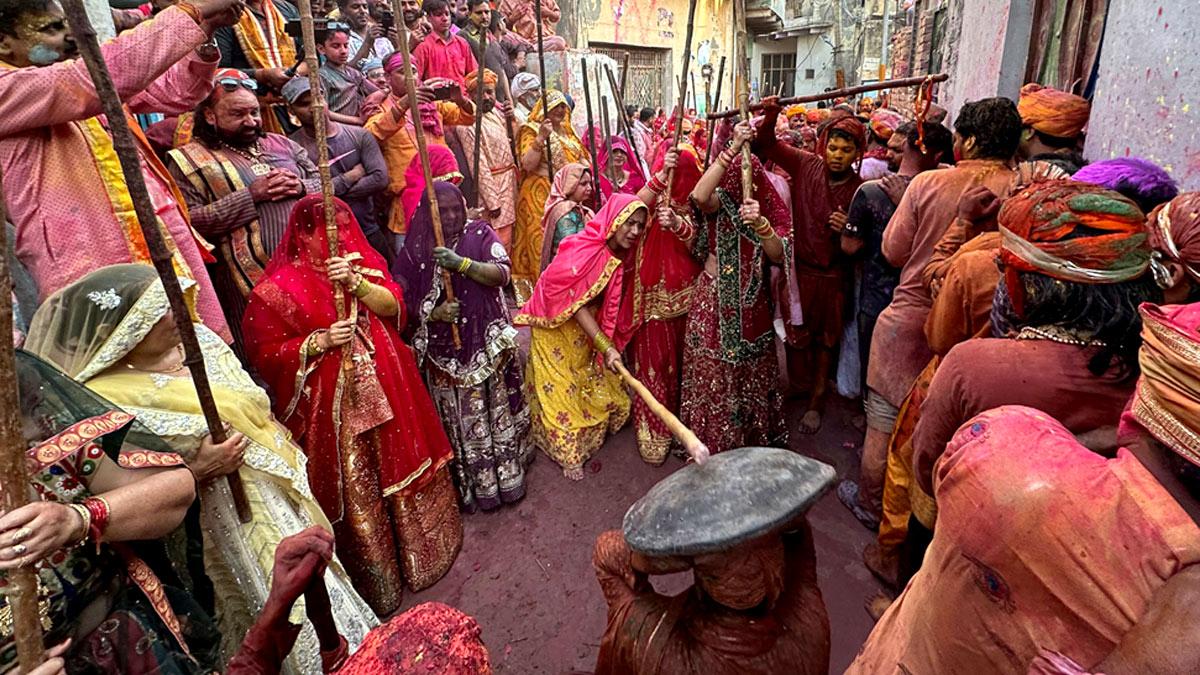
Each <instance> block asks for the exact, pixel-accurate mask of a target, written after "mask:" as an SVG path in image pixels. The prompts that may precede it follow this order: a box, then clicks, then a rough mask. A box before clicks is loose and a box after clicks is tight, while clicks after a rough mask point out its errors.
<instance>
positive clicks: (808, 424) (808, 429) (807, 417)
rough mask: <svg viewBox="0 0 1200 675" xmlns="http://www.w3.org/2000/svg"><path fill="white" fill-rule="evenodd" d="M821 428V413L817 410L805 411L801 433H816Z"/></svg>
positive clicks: (801, 422)
mask: <svg viewBox="0 0 1200 675" xmlns="http://www.w3.org/2000/svg"><path fill="white" fill-rule="evenodd" d="M820 428H821V413H820V412H818V411H816V410H809V411H808V412H806V413H804V417H803V418H801V420H800V433H802V434H815V433H817V430H818V429H820Z"/></svg>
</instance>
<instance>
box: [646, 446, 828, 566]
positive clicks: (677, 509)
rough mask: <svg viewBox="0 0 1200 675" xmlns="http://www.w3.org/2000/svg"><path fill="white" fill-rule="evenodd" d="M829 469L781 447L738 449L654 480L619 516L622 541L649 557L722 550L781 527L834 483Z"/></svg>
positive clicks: (822, 463) (806, 508) (823, 464)
mask: <svg viewBox="0 0 1200 675" xmlns="http://www.w3.org/2000/svg"><path fill="white" fill-rule="evenodd" d="M835 477H836V473H835V472H834V470H833V467H831V466H829V465H828V464H825V463H824V462H819V461H817V460H815V459H811V458H809V457H805V456H803V455H798V454H796V453H794V452H791V451H790V450H784V449H781V448H758V447H751V448H738V449H737V450H730V451H728V452H722V453H720V454H717V455H713V456H712V457H711V458H710V459H709V460H708V462H706V463H705V464H704V466H697V465H695V464H689V465H688V466H685V467H683V468H682V469H680V470H678V471H676V472H675V473H673V474H671V475H670V476H667V477H666V478H664V479H663V480H661V481H659V482H658V484H657V485H655V486H654V487H652V488H650V491H649V492H647V493H646V494H645V495H644V496H643V497H642V498H641V499H639V500H638V501H637V502H636V503H634V505H633V506H631V507H630V508H629V510H628V511H627V512H626V513H625V521H624V528H623V529H624V532H625V541H626V542H628V544H629V547H630V548H632V549H633V550H635V551H638V552H639V553H643V554H645V555H652V556H663V555H697V554H701V553H713V552H716V551H723V550H726V549H728V548H730V547H731V546H734V545H735V544H738V543H741V542H743V541H748V540H750V539H754V538H755V537H759V536H761V535H764V534H766V533H768V532H770V531H771V530H773V529H776V528H778V527H782V526H785V525H787V524H788V523H789V522H791V520H792V519H793V518H795V517H796V516H797V515H799V514H801V513H803V512H805V511H807V510H808V508H809V507H810V506H812V505H813V504H814V503H815V502H816V501H817V500H818V499H820V498H821V495H823V494H824V493H825V491H826V490H828V489H829V486H830V485H832V484H833V481H834V478H835Z"/></svg>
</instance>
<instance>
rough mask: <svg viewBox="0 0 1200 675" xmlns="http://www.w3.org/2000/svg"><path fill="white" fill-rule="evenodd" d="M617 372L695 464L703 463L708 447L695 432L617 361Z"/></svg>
mask: <svg viewBox="0 0 1200 675" xmlns="http://www.w3.org/2000/svg"><path fill="white" fill-rule="evenodd" d="M617 372H618V373H620V375H621V379H623V380H625V384H627V385H629V388H630V389H632V390H633V391H634V393H636V394H637V395H638V397H640V398H641V399H642V402H643V403H645V404H646V407H647V408H649V409H650V412H652V413H654V416H655V417H657V418H658V419H660V420H662V423H663V425H664V426H666V427H667V429H668V430H670V432H671V435H672V436H674V437H675V438H676V439H678V440H679V443H680V444H681V445H683V449H684V450H686V451H687V454H688V456H689V457H691V458H692V460H693V461H695V462H696V463H697V464H703V463H704V462H706V461H707V460H708V447H706V446H705V445H704V443H702V442H700V439H699V438H697V437H696V434H695V433H694V432H693V431H692V430H691V429H689V428H687V427H686V426H684V424H683V422H681V421H679V418H678V417H676V416H675V414H674V413H672V412H671V411H670V410H668V409H667V407H666V406H665V405H663V404H662V403H660V402H659V400H658V399H656V398H654V394H652V393H651V392H650V390H649V389H647V388H646V385H644V384H642V383H641V382H640V381H639V380H638V379H637V378H636V377H634V376H633V375H631V374H630V373H629V370H628V369H626V368H625V364H623V363H619V362H618V363H617Z"/></svg>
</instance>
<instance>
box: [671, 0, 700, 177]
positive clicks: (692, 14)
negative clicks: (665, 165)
mask: <svg viewBox="0 0 1200 675" xmlns="http://www.w3.org/2000/svg"><path fill="white" fill-rule="evenodd" d="M695 24H696V0H690V2H688V22H687V33H686V37H685V38H684V40H683V71H682V72H680V74H679V104H678V105H677V109H676V111H675V139H674V140H673V141H672V143H671V147H672V148H678V147H679V142H680V141H681V140H682V139H683V115H684V107H685V106H687V91H688V75H690V74H691V67H692V33H694V32H695ZM694 81H695V80H693V82H694ZM693 86H694V85H693ZM674 184H675V167H671V169H670V170H669V171H667V194H668V195H670V194H671V188H672V186H673V185H674Z"/></svg>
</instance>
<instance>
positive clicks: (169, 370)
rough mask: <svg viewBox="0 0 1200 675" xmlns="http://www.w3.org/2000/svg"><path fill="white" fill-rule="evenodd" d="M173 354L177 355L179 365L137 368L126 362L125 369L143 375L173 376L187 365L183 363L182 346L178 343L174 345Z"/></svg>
mask: <svg viewBox="0 0 1200 675" xmlns="http://www.w3.org/2000/svg"><path fill="white" fill-rule="evenodd" d="M175 353H177V354H179V363H178V364H176V365H175V366H172V367H170V368H139V367H137V366H135V365H133V364H132V363H130V362H128V361H126V362H125V367H126V368H128V369H130V370H140V371H142V372H145V373H159V374H162V375H174V374H175V373H178V372H180V371H182V370H184V369H185V368H187V364H186V363H184V353H183V344H182V343H180V344H179V345H176V347H175Z"/></svg>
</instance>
